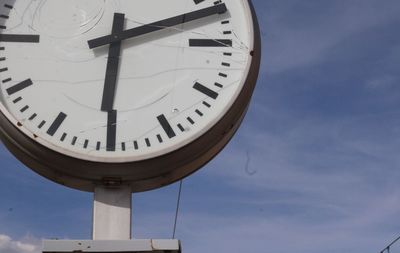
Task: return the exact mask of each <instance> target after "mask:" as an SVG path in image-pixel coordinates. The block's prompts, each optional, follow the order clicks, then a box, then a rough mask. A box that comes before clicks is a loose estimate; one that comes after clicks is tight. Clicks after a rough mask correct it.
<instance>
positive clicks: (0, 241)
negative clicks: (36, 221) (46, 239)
mask: <svg viewBox="0 0 400 253" xmlns="http://www.w3.org/2000/svg"><path fill="white" fill-rule="evenodd" d="M0 252H1V253H39V252H41V249H40V246H39V243H38V241H37V240H34V239H32V238H24V239H23V240H21V241H15V240H13V239H12V238H11V237H9V236H8V235H4V234H0Z"/></svg>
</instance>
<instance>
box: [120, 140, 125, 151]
mask: <svg viewBox="0 0 400 253" xmlns="http://www.w3.org/2000/svg"><path fill="white" fill-rule="evenodd" d="M121 149H122V151H125V150H126V145H125V142H123V143H121Z"/></svg>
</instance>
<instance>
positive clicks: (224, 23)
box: [221, 20, 229, 25]
mask: <svg viewBox="0 0 400 253" xmlns="http://www.w3.org/2000/svg"><path fill="white" fill-rule="evenodd" d="M221 24H223V25H226V24H229V20H225V21H222V22H221Z"/></svg>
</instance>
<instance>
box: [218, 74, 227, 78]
mask: <svg viewBox="0 0 400 253" xmlns="http://www.w3.org/2000/svg"><path fill="white" fill-rule="evenodd" d="M218 75H219V76H220V77H223V78H227V77H228V75H227V74H224V73H219V74H218Z"/></svg>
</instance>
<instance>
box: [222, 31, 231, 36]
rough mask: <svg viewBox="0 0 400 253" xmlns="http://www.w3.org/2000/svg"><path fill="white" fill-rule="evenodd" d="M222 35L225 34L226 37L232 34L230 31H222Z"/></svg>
mask: <svg viewBox="0 0 400 253" xmlns="http://www.w3.org/2000/svg"><path fill="white" fill-rule="evenodd" d="M224 34H225V35H227V34H232V32H231V31H224Z"/></svg>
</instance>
